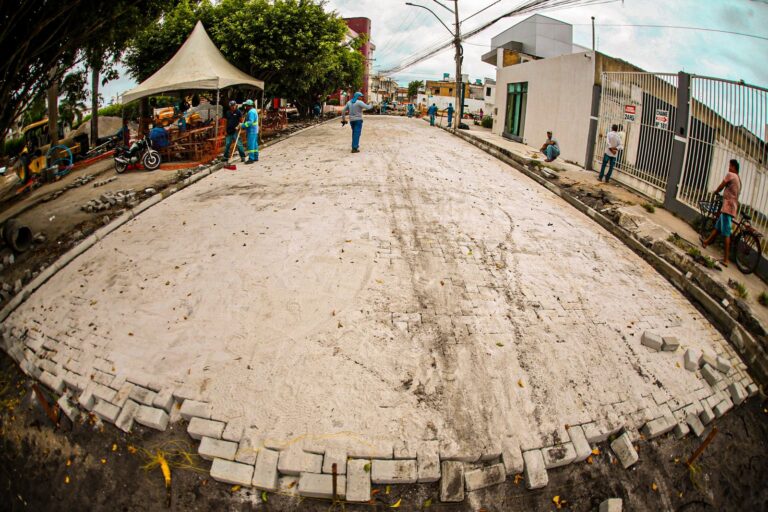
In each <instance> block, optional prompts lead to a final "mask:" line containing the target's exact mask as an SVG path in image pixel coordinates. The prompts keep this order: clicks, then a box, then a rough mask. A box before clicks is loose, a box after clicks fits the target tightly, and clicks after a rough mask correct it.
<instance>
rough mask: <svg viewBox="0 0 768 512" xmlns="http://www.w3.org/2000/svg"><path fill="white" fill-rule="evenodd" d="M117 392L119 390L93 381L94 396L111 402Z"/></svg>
mask: <svg viewBox="0 0 768 512" xmlns="http://www.w3.org/2000/svg"><path fill="white" fill-rule="evenodd" d="M116 393H117V391H115V390H114V389H111V388H108V387H107V386H104V385H102V384H97V383H93V396H94V397H96V398H98V399H100V400H104V401H105V402H111V401H112V400H114V399H115V394H116Z"/></svg>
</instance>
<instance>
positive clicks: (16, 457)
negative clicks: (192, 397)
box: [0, 354, 768, 512]
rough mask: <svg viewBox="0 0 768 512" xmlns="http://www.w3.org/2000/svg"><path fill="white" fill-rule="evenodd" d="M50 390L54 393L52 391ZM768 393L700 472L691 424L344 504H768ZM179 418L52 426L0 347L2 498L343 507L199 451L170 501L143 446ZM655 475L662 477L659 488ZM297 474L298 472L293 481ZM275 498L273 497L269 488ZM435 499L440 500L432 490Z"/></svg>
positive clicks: (689, 507)
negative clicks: (242, 472)
mask: <svg viewBox="0 0 768 512" xmlns="http://www.w3.org/2000/svg"><path fill="white" fill-rule="evenodd" d="M49 400H50V397H49ZM766 407H768V404H766V403H764V402H762V403H761V399H760V398H753V399H750V400H749V401H748V402H747V403H746V404H745V405H743V406H741V407H738V408H736V409H734V410H733V411H732V412H731V413H729V414H728V415H727V416H725V417H724V418H722V419H720V420H718V422H717V427H718V433H717V434H716V435H715V438H714V440H713V442H712V444H710V445H709V447H707V448H706V450H705V451H704V453H703V455H702V456H701V457H700V458H699V459H698V460H697V461H696V464H695V465H696V467H697V468H698V472H696V473H692V472H691V471H690V470H688V469H687V468H686V466H685V464H684V461H685V460H686V459H687V457H688V456H690V455H691V454H692V453H693V452H694V451H695V450H696V448H697V447H698V445H699V443H700V440H699V439H696V438H694V437H692V436H689V437H688V438H686V439H684V440H682V441H677V440H675V439H674V438H673V437H672V436H667V437H666V438H661V439H657V440H654V441H652V442H645V443H641V444H640V446H639V447H638V448H639V450H638V451H639V454H640V462H639V463H638V464H637V465H635V466H634V467H633V468H631V469H630V470H623V469H621V468H620V466H618V465H617V464H614V463H613V459H612V456H611V455H610V452H609V449H608V447H607V444H606V443H602V444H600V445H599V450H600V452H601V453H600V455H597V456H594V457H593V463H592V464H588V463H581V464H576V465H570V466H567V467H564V468H560V469H556V470H551V471H550V472H549V485H548V486H547V487H546V488H544V489H542V490H539V491H527V490H525V487H524V481H522V480H520V481H518V483H517V484H515V481H514V479H512V478H509V479H507V481H506V482H505V483H503V484H501V485H499V486H496V487H492V488H489V489H485V490H482V491H477V492H474V493H470V494H468V497H467V499H466V500H465V501H464V502H463V503H460V504H444V503H440V502H439V499H438V495H439V487H438V485H437V484H423V485H414V486H392V487H391V488H390V491H389V494H387V487H386V486H374V488H375V489H378V491H379V492H378V493H376V494H375V501H374V502H373V503H372V504H364V505H353V504H346V505H345V509H346V510H347V511H350V512H355V511H370V510H382V511H383V510H387V509H389V508H390V506H391V505H393V504H395V503H397V502H398V501H399V500H401V502H400V503H401V506H400V509H401V510H408V511H411V510H426V509H428V510H434V511H456V512H458V511H480V510H485V511H487V512H492V511H510V512H516V511H530V512H533V511H550V510H556V509H557V507H556V506H555V504H554V503H553V501H552V499H553V498H554V497H555V496H559V497H560V500H561V504H562V509H561V510H570V511H584V512H586V511H594V510H597V507H598V505H599V503H600V502H601V501H602V500H604V499H607V498H609V497H621V498H623V499H624V510H625V511H658V510H664V511H687V512H694V511H747V510H749V511H757V510H768V488H766V486H765V481H766V479H767V478H768V464H766V460H765V459H766V455H767V454H766V446H768V422H767V421H766V419H767V418H768V414H767V413H768V410H767V409H766ZM184 427H185V425H184V424H183V423H177V424H174V425H173V428H172V429H169V430H168V431H167V432H165V433H158V432H155V431H150V430H147V429H143V428H140V427H138V426H137V427H134V431H133V432H132V433H131V434H123V433H122V432H120V431H119V430H117V429H116V428H114V427H113V426H111V425H109V426H104V427H96V426H93V425H92V424H91V422H90V421H85V422H84V423H77V424H75V425H72V424H71V423H70V422H69V421H68V420H67V419H66V418H62V420H61V426H60V427H59V428H58V429H56V428H54V426H53V424H52V423H51V421H50V420H49V419H48V417H47V416H46V415H45V414H44V413H43V410H42V408H41V406H40V405H39V403H38V402H37V399H36V398H35V396H34V393H33V392H32V391H31V382H30V381H29V380H28V379H26V378H24V376H23V375H22V374H21V373H20V372H19V371H18V370H17V368H16V367H15V366H14V365H13V364H12V361H11V360H10V358H8V357H7V356H6V355H5V354H3V355H2V356H0V503H2V504H3V506H2V507H0V508H2V509H3V510H7V511H26V510H47V511H57V510H67V511H70V510H93V511H100V510H120V511H126V512H127V511H139V510H141V511H144V510H184V511H198V510H199V511H203V510H232V511H248V510H264V511H269V510H272V511H281V510H300V511H307V512H309V511H312V512H321V511H322V512H325V511H328V510H342V508H341V506H340V505H336V506H335V507H334V506H333V504H332V503H331V502H330V501H323V500H307V499H304V500H302V499H301V498H298V497H296V496H293V495H291V494H292V492H293V491H295V487H293V488H292V489H287V490H286V491H284V492H283V493H268V494H266V495H263V496H262V495H261V494H259V493H254V492H253V491H244V490H238V491H233V488H232V487H231V486H229V485H224V484H220V483H217V482H214V481H213V480H211V479H210V478H209V477H208V476H207V474H206V473H207V471H205V472H203V471H196V470H195V469H193V468H194V467H197V468H200V469H201V470H202V469H207V468H208V465H209V464H210V463H208V462H206V461H203V460H201V459H199V458H198V457H197V456H196V455H191V457H190V460H189V462H188V464H189V466H190V468H189V469H178V468H177V467H172V484H171V506H170V508H168V507H167V505H166V503H167V501H166V500H167V496H166V491H165V488H164V484H163V477H162V475H161V472H160V469H159V468H157V467H154V468H152V469H149V470H146V469H144V468H143V466H144V465H145V464H146V463H147V462H148V461H149V457H148V456H147V455H146V454H145V451H144V450H147V451H149V452H154V450H155V449H157V448H158V447H161V448H165V449H166V450H173V448H174V447H176V448H178V447H181V448H183V449H186V450H189V451H194V450H193V449H192V448H191V445H190V442H189V440H188V438H187V436H186V434H185V433H184ZM653 484H656V488H655V490H654V486H653ZM288 486H290V483H289V482H286V483H285V487H288ZM265 498H266V501H264V499H265ZM429 500H431V501H429Z"/></svg>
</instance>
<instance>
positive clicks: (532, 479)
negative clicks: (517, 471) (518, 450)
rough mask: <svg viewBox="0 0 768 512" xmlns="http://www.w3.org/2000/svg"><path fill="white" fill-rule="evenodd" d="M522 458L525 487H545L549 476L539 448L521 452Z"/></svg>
mask: <svg viewBox="0 0 768 512" xmlns="http://www.w3.org/2000/svg"><path fill="white" fill-rule="evenodd" d="M523 460H524V461H525V473H524V476H525V487H527V488H528V489H540V488H542V487H545V486H546V485H547V484H548V483H549V477H548V476H547V468H546V467H545V466H544V456H543V455H542V453H541V450H529V451H527V452H523Z"/></svg>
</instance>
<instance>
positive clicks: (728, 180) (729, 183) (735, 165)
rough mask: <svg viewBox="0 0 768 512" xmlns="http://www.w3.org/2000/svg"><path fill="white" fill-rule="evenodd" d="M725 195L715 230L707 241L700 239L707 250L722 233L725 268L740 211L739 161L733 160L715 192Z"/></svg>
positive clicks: (722, 261) (723, 263) (722, 262)
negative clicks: (732, 228)
mask: <svg viewBox="0 0 768 512" xmlns="http://www.w3.org/2000/svg"><path fill="white" fill-rule="evenodd" d="M720 192H722V193H723V206H722V208H721V209H720V214H719V215H718V217H717V222H715V229H713V230H712V233H711V234H710V235H709V237H708V238H707V239H706V240H705V239H704V237H703V236H702V237H700V238H699V240H700V241H701V245H702V247H704V248H705V249H706V248H707V246H708V245H709V244H711V243H712V242H714V241H715V238H716V237H717V234H718V233H720V234H721V235H723V237H724V238H725V256H724V258H723V259H722V260H721V261H720V263H721V264H722V265H723V266H724V267H727V266H728V258H729V256H730V254H731V226H732V224H733V218H734V217H735V216H736V213H737V212H738V211H739V193H740V192H741V178H739V161H738V160H735V159H733V160H731V161H730V163H729V165H728V174H726V176H725V178H723V182H722V183H720V185H719V186H718V187H717V189H716V190H715V192H714V193H715V194H719V193H720Z"/></svg>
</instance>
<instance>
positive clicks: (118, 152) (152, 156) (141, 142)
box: [115, 135, 160, 173]
mask: <svg viewBox="0 0 768 512" xmlns="http://www.w3.org/2000/svg"><path fill="white" fill-rule="evenodd" d="M139 162H141V165H142V166H144V169H146V170H148V171H154V170H155V169H157V168H158V167H160V153H158V152H157V151H155V150H154V149H152V142H151V141H150V140H149V137H148V136H146V135H145V136H144V137H142V138H140V139H138V140H137V141H135V142H134V143H133V144H131V147H126V146H120V147H117V148H115V170H116V171H117V172H118V173H122V172H125V170H126V169H127V168H128V166H129V165H136V164H138V163H139Z"/></svg>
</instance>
